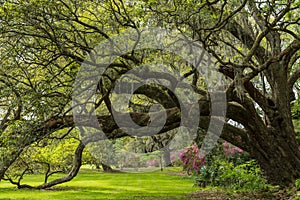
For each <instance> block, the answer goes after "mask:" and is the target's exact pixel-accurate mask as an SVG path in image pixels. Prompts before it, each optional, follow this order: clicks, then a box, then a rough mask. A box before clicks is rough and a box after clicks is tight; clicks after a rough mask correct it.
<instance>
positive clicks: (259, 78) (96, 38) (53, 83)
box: [0, 0, 300, 189]
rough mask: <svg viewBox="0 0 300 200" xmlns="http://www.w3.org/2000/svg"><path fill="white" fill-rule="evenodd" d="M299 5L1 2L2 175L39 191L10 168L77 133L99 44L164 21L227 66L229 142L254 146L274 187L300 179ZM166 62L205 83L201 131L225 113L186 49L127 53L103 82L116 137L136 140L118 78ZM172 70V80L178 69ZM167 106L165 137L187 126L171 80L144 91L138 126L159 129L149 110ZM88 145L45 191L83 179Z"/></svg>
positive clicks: (137, 96)
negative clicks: (296, 112) (81, 75)
mask: <svg viewBox="0 0 300 200" xmlns="http://www.w3.org/2000/svg"><path fill="white" fill-rule="evenodd" d="M299 6H300V2H299V1H288V0H287V1H264V2H262V1H252V0H249V1H247V0H244V1H230V2H227V1H218V0H215V1H208V0H207V1H193V0H191V1H181V0H173V1H150V0H149V1H137V0H136V1H130V2H129V1H113V0H112V1H104V2H101V1H96V2H94V1H78V0H76V1H75V0H74V1H72V0H59V1H52V0H39V1H36V0H25V1H23V0H22V1H18V0H16V1H6V2H5V3H1V10H0V22H1V25H0V26H1V30H0V35H1V37H0V38H1V39H0V42H1V45H0V46H1V47H0V51H1V59H0V65H1V69H0V87H1V91H3V92H1V96H0V103H1V104H0V115H1V124H0V130H1V132H0V134H1V135H0V144H1V153H3V156H2V157H1V159H2V160H1V163H2V164H1V166H0V167H1V168H0V179H3V178H4V179H8V180H10V181H11V182H13V183H14V184H17V185H18V187H19V188H22V187H32V186H28V185H22V184H20V182H14V181H13V180H12V179H11V178H10V176H9V174H8V171H7V170H9V169H10V168H12V167H13V164H14V163H15V162H18V159H20V158H22V156H23V155H24V154H25V153H26V152H24V151H26V150H27V149H28V148H27V147H29V146H32V145H38V144H39V142H40V141H42V140H44V141H45V140H47V139H50V138H51V137H53V134H54V135H55V133H56V131H57V130H61V129H66V131H65V133H67V135H68V134H70V133H71V132H72V131H69V132H68V130H69V129H72V128H73V127H74V118H73V116H72V104H71V96H72V88H73V83H74V80H75V78H76V74H77V72H78V70H79V68H80V64H81V63H82V62H83V61H84V60H85V59H86V55H90V56H92V55H93V53H94V52H93V48H94V47H95V46H96V45H97V44H98V43H100V42H101V41H105V40H109V39H110V38H111V37H113V36H114V35H116V34H118V33H122V32H123V31H124V30H125V29H133V30H136V31H137V33H138V30H139V29H140V28H141V27H142V26H148V27H151V26H159V27H164V28H167V29H174V30H179V31H180V32H181V33H182V34H183V35H187V36H189V37H192V38H193V39H194V40H195V41H197V42H200V43H201V44H202V47H203V48H204V49H206V50H207V52H209V53H210V54H211V55H213V57H214V58H216V63H215V65H216V66H217V68H218V70H219V72H220V74H222V75H223V76H224V77H226V79H227V84H226V85H225V86H226V88H225V90H224V92H225V93H226V95H227V114H226V118H227V120H226V122H225V125H224V128H223V131H222V134H221V138H223V139H225V140H227V141H229V142H231V143H232V144H234V145H236V146H238V147H240V148H242V149H244V150H245V151H247V152H249V153H250V154H251V155H252V156H253V157H254V158H255V159H256V160H257V162H258V163H259V165H260V167H261V169H262V170H263V172H264V174H265V176H266V178H267V180H268V181H269V182H270V183H272V184H282V185H288V184H291V183H293V182H294V181H295V179H297V178H299V177H300V152H299V150H298V146H299V144H298V143H297V140H296V133H295V129H294V126H293V122H292V114H291V103H294V102H295V101H296V100H297V99H298V98H299V96H298V95H299V77H300V68H299V62H300V61H299V57H300V38H299V36H298V35H299V32H300V26H299V23H300V19H299V14H298V13H299ZM155 59H163V60H164V64H165V65H168V66H169V67H170V69H172V68H173V69H179V70H181V72H182V78H183V79H185V80H186V81H188V82H189V83H190V85H191V86H193V88H194V90H195V93H197V95H198V97H199V106H200V108H201V117H200V119H201V120H200V122H199V128H201V129H202V130H206V129H207V127H208V124H209V119H210V117H213V116H211V110H210V98H209V94H208V92H207V91H206V90H205V89H204V88H205V85H204V84H203V78H204V77H202V76H201V75H199V74H198V72H197V71H196V70H195V68H194V67H193V66H190V65H188V64H186V63H185V62H181V61H180V59H179V58H178V57H176V56H174V55H170V54H168V53H165V54H164V53H161V52H159V51H155V50H149V49H145V50H136V51H132V52H129V53H128V54H126V55H121V56H119V58H118V59H117V60H115V62H113V63H112V64H110V66H109V67H108V68H107V70H106V71H105V73H104V76H103V77H102V79H101V80H100V78H101V77H99V80H100V81H99V84H98V88H97V93H96V96H95V97H97V98H96V101H95V103H94V106H95V108H96V111H97V112H98V113H105V114H102V115H99V116H97V117H98V121H99V124H101V126H102V127H101V128H102V130H103V131H104V132H105V133H106V137H107V138H108V139H116V138H120V137H125V136H127V134H126V132H123V131H122V130H120V129H119V127H118V125H117V124H116V122H115V121H114V119H113V116H112V111H113V110H112V109H113V108H112V107H111V101H114V96H113V95H111V91H112V89H113V87H114V85H115V83H116V80H117V79H119V78H120V77H121V76H122V74H125V73H126V72H128V71H129V70H131V69H133V68H135V67H137V66H138V65H141V64H144V63H147V62H149V61H152V60H155ZM96 64H98V63H96ZM147 74H148V75H149V76H153V77H156V76H157V75H158V74H157V73H152V74H151V72H148V73H147ZM161 74H162V77H163V78H165V79H168V78H169V76H168V75H167V73H165V74H164V73H163V72H162V73H161ZM163 78H162V79H163ZM168 81H170V79H169V80H168ZM297 92H298V95H296V93H297ZM156 103H160V104H162V105H163V106H164V108H165V109H166V110H167V122H166V124H165V125H164V127H163V129H162V130H161V131H160V132H159V133H158V134H162V133H164V132H167V131H169V130H173V129H176V128H177V127H178V126H179V125H180V113H181V112H180V111H181V109H182V108H181V107H180V104H179V103H178V100H177V99H176V96H175V95H174V94H173V93H172V92H171V91H170V90H168V89H166V88H165V87H161V86H158V85H151V84H150V85H145V86H142V87H140V88H139V89H138V90H136V91H135V93H134V97H133V100H132V105H131V106H130V108H129V109H128V110H127V111H128V112H131V117H132V118H133V121H135V122H136V123H137V124H139V125H142V126H147V124H148V123H149V119H150V116H149V113H148V111H149V105H153V104H156ZM295 105H297V104H295ZM75 106H76V105H75ZM137 108H138V109H137ZM158 120H159V119H158ZM232 121H234V122H237V123H238V124H239V126H235V125H233V123H231V122H232ZM199 133H200V131H199ZM65 137H66V136H64V134H62V135H60V136H58V138H60V139H64V138H65ZM158 138H159V137H158ZM199 138H200V137H199ZM100 139H101V138H95V137H94V138H90V140H88V141H85V142H86V143H87V142H95V141H96V140H100ZM164 139H165V138H164V137H161V138H160V140H164ZM167 139H170V138H167ZM86 143H83V142H82V141H80V142H78V146H77V149H76V151H75V153H74V166H73V168H72V169H71V170H70V172H69V174H68V175H66V176H65V177H62V178H60V179H56V180H54V181H51V182H47V181H45V183H44V184H41V185H40V186H37V187H36V188H38V189H42V188H47V187H51V186H53V185H56V184H59V183H63V182H66V181H69V180H71V179H72V178H73V177H74V176H76V174H77V173H78V170H79V168H80V165H81V160H82V152H83V150H84V148H85V145H86ZM158 143H161V141H158ZM4 155H5V156H4ZM48 175H49V172H48Z"/></svg>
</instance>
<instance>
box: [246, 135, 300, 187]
mask: <svg viewBox="0 0 300 200" xmlns="http://www.w3.org/2000/svg"><path fill="white" fill-rule="evenodd" d="M258 134H259V133H258ZM275 134H276V135H282V136H279V137H276V136H275ZM283 135H286V136H287V137H286V138H283V137H284V136H283ZM288 135H289V134H283V133H282V132H278V131H276V132H275V133H274V132H273V131H270V132H269V137H268V138H266V139H265V140H261V141H256V144H254V145H253V151H252V152H251V154H252V155H253V156H254V158H255V159H256V160H257V162H258V164H259V165H260V167H261V169H262V171H263V173H264V175H265V176H266V179H267V181H268V182H269V183H271V184H276V185H285V186H288V185H290V184H294V183H295V180H296V179H297V178H299V177H300V151H299V150H298V145H297V144H296V143H295V140H294V141H291V140H290V139H289V138H288ZM254 148H255V149H254Z"/></svg>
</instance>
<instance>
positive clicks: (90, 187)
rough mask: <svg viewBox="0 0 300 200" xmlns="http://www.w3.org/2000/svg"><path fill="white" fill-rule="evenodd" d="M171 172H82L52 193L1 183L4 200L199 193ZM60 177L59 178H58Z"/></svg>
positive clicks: (33, 180)
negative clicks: (21, 188)
mask: <svg viewBox="0 0 300 200" xmlns="http://www.w3.org/2000/svg"><path fill="white" fill-rule="evenodd" d="M171 171H178V169H174V168H171V169H167V170H166V169H165V171H164V172H160V171H157V172H145V173H110V174H105V173H99V172H96V171H91V170H81V171H80V173H79V174H78V176H77V177H76V178H75V179H73V180H72V181H71V182H68V183H64V184H62V185H59V186H57V187H53V188H52V189H50V190H42V191H37V190H28V189H23V190H18V189H16V187H15V186H12V185H11V184H10V183H8V182H3V181H2V182H0V199H72V200H74V199H189V198H188V196H187V195H188V194H190V193H192V192H194V191H196V190H199V188H195V187H193V183H194V182H193V180H192V179H191V178H189V177H185V176H175V175H171V174H170V172H171ZM56 176H58V175H56ZM42 180H43V176H42V175H28V176H26V177H25V179H24V181H23V182H24V183H27V184H32V185H37V184H39V183H40V181H42Z"/></svg>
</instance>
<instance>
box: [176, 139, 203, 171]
mask: <svg viewBox="0 0 300 200" xmlns="http://www.w3.org/2000/svg"><path fill="white" fill-rule="evenodd" d="M199 151H200V150H199V148H198V146H197V145H196V143H194V144H192V145H191V146H190V147H189V148H187V149H185V150H184V151H182V152H180V153H179V157H180V160H181V161H182V162H183V169H184V170H186V171H187V172H188V173H190V172H193V173H196V174H199V172H200V169H201V167H202V166H204V165H205V163H206V158H205V157H204V156H200V155H199Z"/></svg>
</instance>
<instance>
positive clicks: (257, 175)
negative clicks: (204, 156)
mask: <svg viewBox="0 0 300 200" xmlns="http://www.w3.org/2000/svg"><path fill="white" fill-rule="evenodd" d="M196 184H197V185H198V186H201V187H205V186H207V185H211V186H221V187H226V188H231V189H235V190H238V189H246V190H254V189H259V188H263V187H264V186H266V184H265V180H264V179H263V177H262V174H261V171H260V169H259V167H258V166H257V164H256V162H255V161H254V160H250V161H247V162H245V163H242V164H239V165H236V166H235V165H234V163H233V162H227V161H224V160H223V161H222V160H215V161H214V162H213V163H212V164H211V165H205V166H204V167H202V168H201V170H200V174H199V176H198V177H197V178H196Z"/></svg>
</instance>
